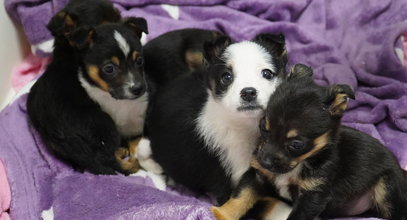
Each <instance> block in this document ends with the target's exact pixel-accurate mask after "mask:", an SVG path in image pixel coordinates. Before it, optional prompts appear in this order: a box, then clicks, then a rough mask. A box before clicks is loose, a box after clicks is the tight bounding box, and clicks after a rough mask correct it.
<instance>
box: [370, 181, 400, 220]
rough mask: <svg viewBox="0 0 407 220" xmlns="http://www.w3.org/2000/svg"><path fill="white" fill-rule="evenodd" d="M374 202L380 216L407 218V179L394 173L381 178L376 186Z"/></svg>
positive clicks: (393, 218) (394, 219)
mask: <svg viewBox="0 0 407 220" xmlns="http://www.w3.org/2000/svg"><path fill="white" fill-rule="evenodd" d="M374 202H375V205H376V208H377V211H378V212H379V213H380V217H382V218H386V219H392V220H407V181H406V179H405V178H404V177H403V176H400V175H397V174H394V175H389V176H387V177H383V178H381V179H380V180H379V181H378V182H377V183H376V185H375V187H374Z"/></svg>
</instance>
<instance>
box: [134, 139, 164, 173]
mask: <svg viewBox="0 0 407 220" xmlns="http://www.w3.org/2000/svg"><path fill="white" fill-rule="evenodd" d="M137 158H138V160H139V163H140V165H141V167H143V168H144V169H145V170H147V171H150V172H152V173H155V174H162V173H163V169H162V168H161V166H160V165H159V164H158V163H157V162H155V161H154V159H153V158H152V152H151V147H150V140H149V139H146V138H141V140H140V142H139V143H138V150H137Z"/></svg>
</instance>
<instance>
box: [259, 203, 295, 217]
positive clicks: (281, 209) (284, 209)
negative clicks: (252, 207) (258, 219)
mask: <svg viewBox="0 0 407 220" xmlns="http://www.w3.org/2000/svg"><path fill="white" fill-rule="evenodd" d="M291 211H292V207H291V206H289V205H287V204H285V203H284V202H279V203H277V204H276V205H275V206H274V207H273V210H272V211H271V212H270V213H267V215H266V216H265V218H264V220H286V219H287V218H288V216H289V215H290V213H291Z"/></svg>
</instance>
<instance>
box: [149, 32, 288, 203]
mask: <svg viewBox="0 0 407 220" xmlns="http://www.w3.org/2000/svg"><path fill="white" fill-rule="evenodd" d="M204 51H205V55H204V56H205V64H204V67H203V68H202V69H199V70H197V71H196V72H194V73H193V74H185V75H183V76H181V77H179V78H177V79H175V80H173V81H171V82H169V83H168V84H167V85H166V86H164V87H163V88H162V89H159V90H158V92H157V97H156V98H155V99H154V101H153V102H152V104H151V106H152V107H151V112H150V113H149V115H148V117H147V118H148V119H147V128H148V130H149V134H150V140H151V149H152V153H153V159H154V160H155V161H156V162H158V164H160V165H161V166H162V168H163V170H164V172H165V173H166V174H167V175H168V176H169V177H170V178H172V179H173V180H175V182H177V183H180V184H183V185H185V186H187V187H188V188H189V189H192V190H194V191H196V192H200V193H207V192H208V193H213V194H214V195H216V196H217V200H218V202H220V203H222V202H224V201H226V199H227V198H228V197H229V194H230V192H231V187H232V186H233V184H236V183H237V182H238V181H239V179H240V176H241V175H242V174H243V173H244V172H245V171H246V170H247V169H248V168H249V163H250V158H251V155H252V153H253V150H254V147H255V143H256V140H257V137H258V136H259V131H258V121H259V119H260V118H261V117H262V116H263V110H264V109H265V107H266V105H267V102H268V100H269V96H270V95H271V94H272V93H273V92H274V90H275V88H276V87H277V85H278V84H279V83H280V82H281V80H282V78H281V76H282V73H283V72H284V68H285V64H286V52H285V47H284V37H283V36H282V35H266V34H265V35H259V36H257V37H256V38H255V39H254V40H253V41H243V42H240V43H232V42H231V40H230V39H229V38H228V37H220V38H218V39H217V40H215V41H214V42H209V43H206V44H205V46H204Z"/></svg>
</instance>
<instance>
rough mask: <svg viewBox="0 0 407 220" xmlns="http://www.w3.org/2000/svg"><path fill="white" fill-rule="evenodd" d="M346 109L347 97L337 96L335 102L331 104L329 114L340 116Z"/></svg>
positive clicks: (343, 95)
mask: <svg viewBox="0 0 407 220" xmlns="http://www.w3.org/2000/svg"><path fill="white" fill-rule="evenodd" d="M346 107H348V96H347V95H346V94H337V95H336V96H335V100H334V101H333V103H332V104H331V107H330V111H331V114H335V115H340V114H342V113H343V112H344V111H345V110H346Z"/></svg>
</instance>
